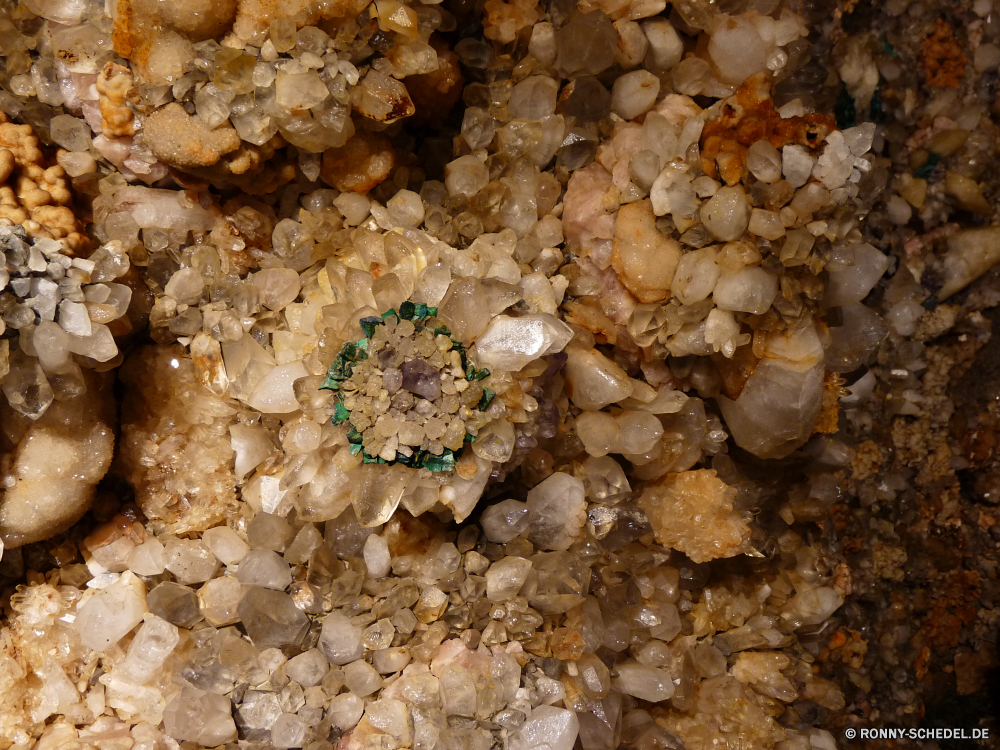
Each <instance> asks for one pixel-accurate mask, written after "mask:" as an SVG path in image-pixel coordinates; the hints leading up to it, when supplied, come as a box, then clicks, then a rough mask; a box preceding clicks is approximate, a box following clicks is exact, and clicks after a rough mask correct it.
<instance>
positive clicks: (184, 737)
mask: <svg viewBox="0 0 1000 750" xmlns="http://www.w3.org/2000/svg"><path fill="white" fill-rule="evenodd" d="M163 729H164V731H165V732H166V733H167V735H169V736H170V737H172V738H173V739H175V740H178V741H188V742H196V743H198V744H200V745H204V746H206V747H216V746H218V745H222V744H224V743H226V742H229V741H230V740H235V739H236V722H235V721H233V716H232V708H231V704H230V702H229V699H228V698H227V697H226V696H224V695H215V694H213V693H208V692H205V691H204V690H199V689H198V688H194V687H184V688H181V691H180V692H179V693H177V694H176V695H175V696H174V697H173V698H171V700H170V702H169V703H168V704H167V707H166V709H165V710H164V712H163Z"/></svg>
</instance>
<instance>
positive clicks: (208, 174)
mask: <svg viewBox="0 0 1000 750" xmlns="http://www.w3.org/2000/svg"><path fill="white" fill-rule="evenodd" d="M285 145H287V144H286V143H285V139H284V138H282V137H281V136H280V135H277V134H276V135H274V137H272V138H271V140H269V141H268V142H267V143H265V144H264V145H262V146H255V145H254V144H252V143H247V142H246V141H243V142H241V143H240V145H239V148H237V149H236V150H235V151H231V152H229V153H228V154H225V155H223V156H222V158H220V159H219V161H218V162H217V163H215V164H213V165H212V166H210V167H201V168H195V169H191V170H190V172H191V174H194V175H197V176H198V177H201V178H202V179H205V180H207V181H208V182H210V183H212V184H213V185H215V186H216V187H219V188H226V187H234V188H237V189H238V190H240V191H242V192H244V193H247V194H248V195H268V194H269V193H273V192H274V191H275V190H277V189H278V188H280V187H281V186H282V185H285V184H287V183H289V182H291V181H292V180H293V179H295V165H294V164H293V163H292V162H291V161H290V160H289V158H288V157H287V156H286V155H285V154H284V153H283V152H282V151H281V149H283V148H284V147H285Z"/></svg>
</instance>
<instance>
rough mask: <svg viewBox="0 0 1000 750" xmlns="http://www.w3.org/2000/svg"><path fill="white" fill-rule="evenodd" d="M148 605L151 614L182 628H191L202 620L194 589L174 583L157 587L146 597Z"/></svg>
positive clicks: (165, 583) (167, 582)
mask: <svg viewBox="0 0 1000 750" xmlns="http://www.w3.org/2000/svg"><path fill="white" fill-rule="evenodd" d="M146 604H147V606H148V607H149V611H150V612H151V613H153V614H154V615H157V616H158V617H162V618H163V619H164V620H166V621H167V622H169V623H173V624H174V625H177V626H179V627H182V628H190V627H191V626H193V625H194V624H195V623H197V622H198V621H199V620H200V619H201V611H200V610H199V608H198V595H197V594H196V593H195V591H194V589H192V588H190V587H188V586H181V585H180V584H178V583H174V582H173V581H164V582H163V583H161V584H159V585H157V586H156V587H155V588H154V589H153V590H152V591H150V592H149V594H147V595H146Z"/></svg>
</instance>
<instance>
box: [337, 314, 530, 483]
mask: <svg viewBox="0 0 1000 750" xmlns="http://www.w3.org/2000/svg"><path fill="white" fill-rule="evenodd" d="M437 312H438V311H437V308H436V307H428V306H427V305H426V304H422V303H418V304H414V303H413V302H404V303H403V304H402V305H400V306H399V310H398V311H396V310H388V311H387V312H385V313H383V314H382V315H381V316H371V317H366V318H362V320H361V328H362V330H364V332H365V337H364V338H362V339H359V340H358V341H356V342H354V343H347V344H344V346H343V347H342V348H341V350H340V353H339V354H338V355H337V358H336V359H335V360H334V363H333V364H332V365H331V366H330V369H329V371H328V373H327V377H326V380H325V381H323V385H322V386H321V388H325V389H328V390H331V391H334V392H336V394H337V396H336V398H337V403H336V410H335V412H334V415H333V419H332V421H333V423H334V424H337V425H340V424H344V423H347V424H348V425H349V431H348V433H347V439H348V441H349V442H350V444H351V453H352V454H354V455H358V454H359V453H360V454H361V455H362V457H363V460H364V462H365V463H380V464H392V463H400V464H403V465H404V466H409V467H412V468H425V469H429V470H430V471H435V472H443V471H451V470H453V469H454V468H455V464H456V459H457V458H458V457H459V456H461V454H462V451H463V450H464V447H465V444H466V443H469V442H472V441H473V440H475V438H476V435H477V434H478V433H479V431H480V430H481V429H482V428H483V427H485V426H486V425H487V424H488V423H490V422H491V421H492V420H493V419H494V417H497V416H498V415H494V414H491V413H490V411H489V407H490V404H491V403H492V402H493V398H494V396H495V395H496V391H494V390H493V389H491V388H489V387H488V386H487V385H485V384H484V381H485V380H486V379H487V378H489V375H490V371H489V370H488V369H485V368H477V367H476V366H475V364H474V363H473V362H472V361H471V360H470V359H469V356H468V353H467V352H466V349H465V347H464V346H463V345H462V343H461V342H460V341H456V340H455V339H453V338H452V337H451V331H450V330H449V329H448V327H447V326H445V325H444V324H443V323H441V321H439V320H438V318H437ZM500 418H502V417H500ZM508 430H509V432H510V437H511V440H510V446H509V448H510V449H511V450H512V449H513V427H510V426H509V425H508ZM499 457H501V458H502V456H499ZM509 457H510V450H508V451H507V455H506V458H509Z"/></svg>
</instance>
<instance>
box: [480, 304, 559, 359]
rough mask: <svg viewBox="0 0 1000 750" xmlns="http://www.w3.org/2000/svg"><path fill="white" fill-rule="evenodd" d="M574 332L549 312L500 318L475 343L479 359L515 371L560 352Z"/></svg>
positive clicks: (492, 322)
mask: <svg viewBox="0 0 1000 750" xmlns="http://www.w3.org/2000/svg"><path fill="white" fill-rule="evenodd" d="M572 338H573V332H572V329H570V327H569V326H568V325H566V324H565V323H563V322H562V321H561V320H559V319H558V318H556V317H554V316H552V315H548V314H546V313H541V314H531V315H524V316H522V317H520V318H512V317H509V316H507V315H498V316H497V317H495V318H494V319H493V320H492V321H491V322H490V324H489V326H487V328H486V330H485V331H484V332H483V334H482V335H481V336H480V337H479V338H478V339H477V341H476V356H477V357H478V359H479V362H480V363H481V364H482V365H483V366H485V367H488V368H491V369H494V368H495V369H498V370H507V371H512V372H516V371H517V370H520V369H521V368H522V367H524V366H525V365H527V364H528V363H529V362H532V361H534V360H535V359H538V358H539V357H542V356H544V355H546V354H554V353H556V352H560V351H562V350H563V348H564V347H565V346H566V344H568V343H569V341H570V339H572Z"/></svg>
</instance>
